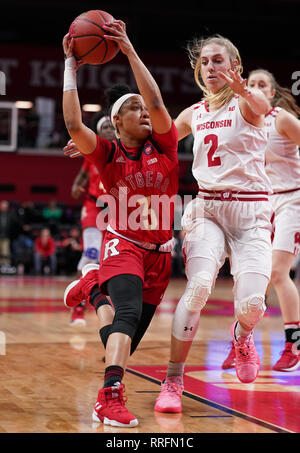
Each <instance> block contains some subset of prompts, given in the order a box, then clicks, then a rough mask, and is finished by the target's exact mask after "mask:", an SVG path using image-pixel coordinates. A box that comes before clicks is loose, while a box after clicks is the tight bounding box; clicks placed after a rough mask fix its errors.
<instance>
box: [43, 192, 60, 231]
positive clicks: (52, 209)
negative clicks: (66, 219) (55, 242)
mask: <svg viewBox="0 0 300 453" xmlns="http://www.w3.org/2000/svg"><path fill="white" fill-rule="evenodd" d="M62 215H63V211H62V209H61V208H59V207H58V206H57V205H56V201H55V200H51V201H50V203H49V205H48V206H46V207H45V208H44V209H43V219H44V221H46V222H47V224H48V227H49V228H50V230H51V233H52V234H55V233H56V232H57V230H58V229H57V224H58V223H59V221H60V220H61V218H62Z"/></svg>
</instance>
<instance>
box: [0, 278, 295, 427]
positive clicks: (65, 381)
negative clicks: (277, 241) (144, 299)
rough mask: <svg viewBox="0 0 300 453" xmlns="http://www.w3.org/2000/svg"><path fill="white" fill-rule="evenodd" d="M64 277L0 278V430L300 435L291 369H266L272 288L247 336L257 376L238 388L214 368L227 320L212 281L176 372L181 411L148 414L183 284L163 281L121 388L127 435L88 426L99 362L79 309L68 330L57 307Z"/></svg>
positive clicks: (225, 285)
mask: <svg viewBox="0 0 300 453" xmlns="http://www.w3.org/2000/svg"><path fill="white" fill-rule="evenodd" d="M69 282H70V278H69V279H67V278H65V277H59V278H51V277H44V278H43V277H41V278H38V277H2V278H1V279H0V366H1V374H0V385H1V392H0V433H124V432H126V433H128V432H130V433H300V411H299V407H300V385H299V384H300V369H299V370H298V371H294V372H291V373H280V372H275V371H272V369H271V367H272V364H273V363H274V362H275V361H276V360H277V359H278V357H279V353H280V351H281V350H282V348H283V341H284V339H283V331H282V320H281V317H280V310H279V307H278V302H277V299H276V295H275V293H274V291H273V290H272V289H271V292H270V296H269V298H268V310H267V312H266V315H265V317H264V318H263V320H262V321H261V322H260V324H259V326H257V328H256V331H255V342H256V345H257V349H258V352H259V354H260V358H261V364H262V366H261V371H260V374H259V377H258V378H257V380H256V381H255V383H253V384H241V383H240V382H239V381H238V380H237V378H236V375H235V371H234V370H227V371H223V370H222V369H221V364H222V361H223V360H224V358H225V357H226V354H227V352H228V347H229V341H230V334H229V332H230V326H231V324H232V322H233V319H234V317H233V304H232V293H231V289H232V281H231V280H230V279H227V280H217V283H216V288H215V289H214V291H213V293H212V294H211V296H210V299H209V301H208V303H207V306H206V308H205V309H204V311H203V313H202V315H201V320H200V326H199V330H198V332H197V335H196V337H195V341H194V344H193V347H192V350H191V352H190V355H189V358H188V361H187V363H186V367H185V375H184V382H185V391H184V396H183V412H182V414H160V413H157V412H155V411H154V409H153V407H154V402H155V398H156V397H157V396H158V393H159V391H160V381H161V379H163V378H164V375H165V370H166V365H167V362H168V357H169V343H170V329H171V322H172V316H173V313H174V309H175V307H176V303H177V301H178V299H179V297H180V296H181V294H182V292H183V290H184V287H185V280H184V279H173V280H172V281H171V283H170V285H169V288H168V289H167V292H166V294H165V298H164V300H163V302H162V304H161V306H160V309H159V311H158V313H157V314H156V315H155V317H154V319H153V321H152V323H151V325H150V328H149V330H148V332H147V333H146V335H145V337H144V339H143V341H142V343H141V344H140V346H139V348H138V350H137V351H136V352H135V353H134V355H133V356H132V357H131V358H130V360H129V362H128V369H127V372H126V375H125V379H124V383H125V386H126V394H127V396H128V403H127V405H128V408H129V409H130V410H131V412H132V413H133V414H134V415H135V416H136V417H137V418H138V420H139V425H138V426H137V427H135V428H132V429H130V430H129V429H125V428H112V427H108V426H105V425H102V424H94V423H93V422H92V419H91V415H92V411H93V406H94V403H95V400H96V397H97V393H98V390H99V388H100V387H101V386H102V383H103V375H104V368H105V365H104V363H103V361H102V357H103V347H102V344H101V343H100V340H99V335H98V330H99V326H98V319H97V317H96V315H95V313H94V312H93V311H92V310H89V311H87V313H86V320H87V325H86V326H85V327H81V328H78V327H77V328H76V327H72V326H70V325H69V321H70V312H69V310H67V309H66V308H65V307H64V306H63V302H62V296H63V292H64V288H65V287H66V285H67V284H68V283H69Z"/></svg>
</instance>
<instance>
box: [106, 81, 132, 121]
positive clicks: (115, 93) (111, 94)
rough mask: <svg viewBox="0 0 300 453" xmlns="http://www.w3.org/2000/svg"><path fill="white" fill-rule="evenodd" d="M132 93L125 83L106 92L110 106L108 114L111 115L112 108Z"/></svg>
mask: <svg viewBox="0 0 300 453" xmlns="http://www.w3.org/2000/svg"><path fill="white" fill-rule="evenodd" d="M128 93H132V90H131V88H130V87H129V86H128V85H126V84H124V83H117V84H116V85H113V86H112V87H110V88H107V89H106V90H105V97H106V99H107V104H108V106H109V108H108V112H109V115H110V113H111V109H112V106H113V105H114V103H115V102H116V101H117V100H118V99H119V98H120V97H121V96H123V95H124V94H128Z"/></svg>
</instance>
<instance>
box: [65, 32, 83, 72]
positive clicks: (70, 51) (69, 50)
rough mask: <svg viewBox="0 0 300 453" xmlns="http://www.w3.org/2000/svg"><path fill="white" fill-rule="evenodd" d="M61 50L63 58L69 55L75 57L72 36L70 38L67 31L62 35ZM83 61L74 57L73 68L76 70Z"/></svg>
mask: <svg viewBox="0 0 300 453" xmlns="http://www.w3.org/2000/svg"><path fill="white" fill-rule="evenodd" d="M62 46H63V50H64V55H65V58H66V59H67V58H70V57H75V55H74V38H71V36H70V33H67V34H66V35H65V36H64V37H63V42H62ZM83 64H84V63H83V62H82V61H81V60H78V59H77V58H76V67H75V69H76V70H77V69H78V68H79V66H81V65H83Z"/></svg>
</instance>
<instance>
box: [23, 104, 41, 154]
mask: <svg viewBox="0 0 300 453" xmlns="http://www.w3.org/2000/svg"><path fill="white" fill-rule="evenodd" d="M18 114H19V118H18V146H19V147H24V148H34V147H35V146H36V137H37V132H38V125H39V116H38V114H37V113H36V111H35V109H34V107H33V108H31V109H28V110H23V109H19V110H18Z"/></svg>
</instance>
